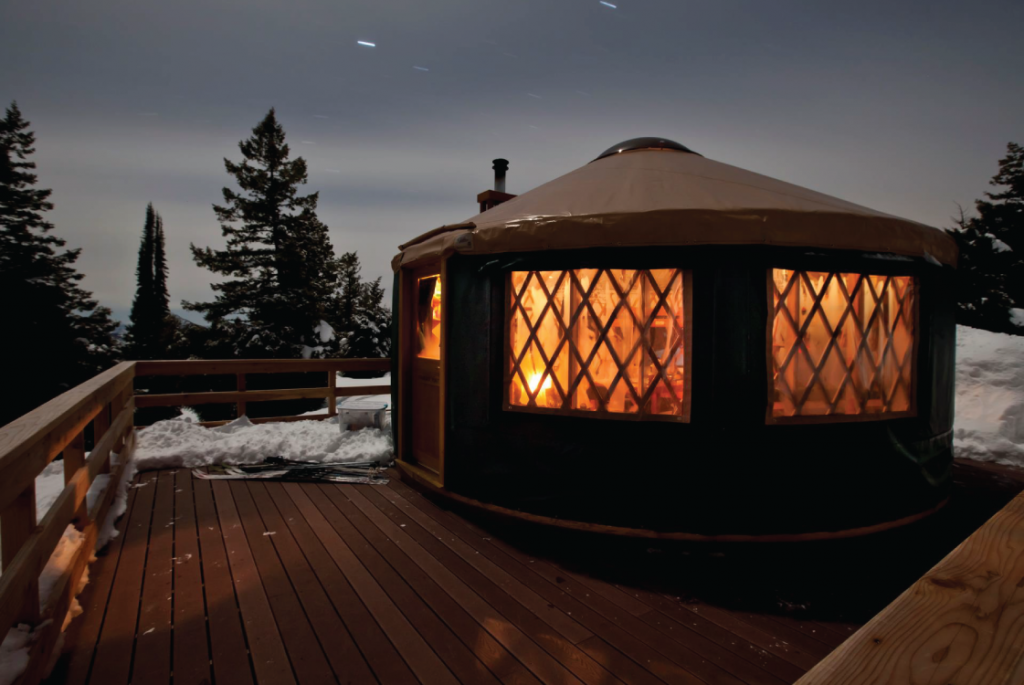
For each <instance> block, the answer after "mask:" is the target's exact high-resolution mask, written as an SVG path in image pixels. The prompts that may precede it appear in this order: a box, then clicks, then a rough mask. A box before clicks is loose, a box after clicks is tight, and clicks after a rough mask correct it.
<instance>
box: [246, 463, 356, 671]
mask: <svg viewBox="0 0 1024 685" xmlns="http://www.w3.org/2000/svg"><path fill="white" fill-rule="evenodd" d="M254 486H255V483H254V482H253V481H243V482H242V483H240V484H239V487H244V488H245V489H246V490H247V491H248V493H249V498H250V499H253V505H254V507H255V509H256V513H257V515H258V516H259V523H260V526H261V527H262V528H263V530H264V533H263V534H264V535H267V533H271V532H272V533H273V534H272V535H267V537H269V538H270V549H272V550H274V556H275V557H276V558H277V563H278V564H280V566H281V570H282V571H284V577H285V578H286V579H287V580H288V587H290V588H291V591H292V595H294V597H295V602H296V603H297V604H298V605H299V608H300V609H301V610H302V617H303V618H304V619H305V620H306V624H307V625H308V626H309V629H310V632H312V633H313V637H314V638H315V639H316V644H317V646H319V647H320V653H321V654H322V655H323V658H324V661H325V662H326V663H327V667H328V668H330V669H331V673H332V674H333V675H334V679H335V681H338V680H339V677H338V674H337V673H335V672H334V666H333V665H332V664H331V660H330V658H329V657H328V656H327V648H326V647H325V646H324V643H323V640H322V639H321V638H320V635H319V634H318V633H317V631H316V629H315V628H314V627H313V622H312V621H311V620H310V618H309V611H308V610H307V608H306V603H305V602H303V601H302V598H301V597H300V596H299V590H298V588H297V587H296V586H295V580H294V578H292V574H291V573H289V572H288V565H287V564H285V561H284V558H283V557H282V556H281V550H280V549H278V544H277V542H276V541H275V540H274V538H275V537H276V536H277V531H276V530H275V531H271V530H270V526H269V525H268V524H267V520H266V518H265V517H264V515H263V509H262V507H258V506H255V498H253V496H252V491H253V487H254ZM272 506H273V507H274V510H275V511H278V509H277V505H276V504H273V503H272ZM278 514H279V515H280V511H278ZM281 519H282V521H283V520H284V516H281ZM284 523H285V525H286V526H287V525H288V523H287V522H286V521H285V522H284ZM289 534H290V533H289ZM296 546H297V545H296ZM299 552H300V553H301V552H302V550H299ZM302 558H303V560H304V561H306V563H307V564H308V563H309V561H308V560H307V559H306V555H305V554H303V555H302ZM256 568H257V570H259V565H257V567H256ZM262 578H263V575H262V573H261V574H260V579H261V580H262ZM317 582H318V583H319V578H318V579H317ZM264 587H266V584H264ZM321 589H323V588H322V587H321ZM324 594H326V592H325V593H324ZM270 608H271V611H273V608H274V605H273V604H271V605H270ZM331 608H332V609H334V606H333V605H332V606H331ZM335 613H337V610H335ZM275 617H276V614H275ZM290 658H291V655H290V654H289V659H290ZM296 679H298V676H297V674H296Z"/></svg>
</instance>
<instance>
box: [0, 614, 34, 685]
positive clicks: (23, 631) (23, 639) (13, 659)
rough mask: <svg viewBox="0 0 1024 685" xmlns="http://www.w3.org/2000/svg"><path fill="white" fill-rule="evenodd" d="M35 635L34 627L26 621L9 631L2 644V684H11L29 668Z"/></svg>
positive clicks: (0, 651)
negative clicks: (33, 632) (29, 656)
mask: <svg viewBox="0 0 1024 685" xmlns="http://www.w3.org/2000/svg"><path fill="white" fill-rule="evenodd" d="M33 637H34V636H33V634H32V629H31V628H30V627H29V626H27V625H25V624H24V623H20V624H18V625H17V626H15V627H14V628H11V629H10V630H8V631H7V636H6V637H4V641H3V643H2V644H0V685H11V683H13V682H14V681H15V680H17V679H18V676H20V675H21V674H22V673H23V672H24V671H25V669H26V668H28V653H29V650H30V649H31V647H32V639H33Z"/></svg>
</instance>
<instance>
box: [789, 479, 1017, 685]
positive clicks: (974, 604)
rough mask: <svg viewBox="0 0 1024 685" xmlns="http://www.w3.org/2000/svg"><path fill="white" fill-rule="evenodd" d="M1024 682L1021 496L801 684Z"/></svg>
mask: <svg viewBox="0 0 1024 685" xmlns="http://www.w3.org/2000/svg"><path fill="white" fill-rule="evenodd" d="M1022 679H1024V494H1021V495H1018V496H1017V497H1015V498H1014V499H1013V500H1012V501H1011V502H1010V504H1008V505H1007V506H1006V507H1005V508H1004V509H1003V510H1002V511H1000V512H999V513H997V514H996V515H995V516H993V517H992V518H991V519H990V520H989V521H988V522H987V523H986V524H985V525H983V526H982V527H981V528H979V529H978V530H977V531H976V532H975V533H974V534H973V535H971V537H969V538H968V539H967V540H965V541H964V542H963V543H962V544H961V545H960V546H959V547H957V548H956V549H954V550H953V551H952V552H950V554H949V555H948V556H946V558H945V559H943V560H942V561H940V562H939V563H938V564H937V565H936V566H935V567H934V568H933V569H932V570H931V571H929V572H928V573H927V574H925V575H924V576H923V577H922V578H921V579H920V580H918V581H917V582H916V583H914V584H913V585H912V586H910V588H909V589H908V590H907V591H906V592H904V593H903V594H902V595H900V596H899V598H898V599H897V600H896V601H895V602H893V603H892V604H890V605H889V606H888V607H887V608H886V609H885V610H884V611H882V612H881V613H879V614H878V615H877V616H875V617H874V618H873V619H871V620H870V621H869V622H868V623H867V624H865V625H864V627H863V628H861V629H860V630H859V631H857V632H856V633H855V634H854V635H853V636H852V637H851V638H850V639H849V640H847V641H846V642H844V643H843V644H842V645H840V646H839V647H838V648H837V649H836V650H835V651H834V652H832V653H831V654H830V655H829V656H828V657H826V658H825V659H824V660H823V661H822V662H821V663H819V664H818V665H817V666H815V667H814V668H813V669H811V670H810V672H808V673H807V674H806V675H805V676H804V677H803V678H801V679H800V680H799V681H797V682H798V683H799V685H811V684H813V683H830V684H839V683H842V684H845V685H854V684H856V683H875V684H883V683H940V684H942V683H956V684H957V685H967V684H972V685H981V684H983V683H1000V684H1002V683H1017V682H1021V681H1022Z"/></svg>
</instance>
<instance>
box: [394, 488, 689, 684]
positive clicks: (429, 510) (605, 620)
mask: <svg viewBox="0 0 1024 685" xmlns="http://www.w3.org/2000/svg"><path fill="white" fill-rule="evenodd" d="M392 491H393V492H394V493H395V495H396V496H397V497H398V498H399V499H401V500H402V501H404V502H406V504H407V505H408V506H411V507H415V508H416V509H417V511H421V512H422V513H424V514H425V515H427V516H429V517H430V518H432V519H434V520H435V521H438V523H439V525H442V526H445V524H444V523H443V521H441V520H440V519H438V516H435V515H434V513H435V508H436V513H437V514H438V515H439V516H443V517H449V516H450V517H451V518H452V519H453V520H456V517H454V515H452V514H451V512H448V511H447V510H445V509H443V508H441V507H438V506H437V505H436V504H434V503H433V502H430V501H429V500H428V499H426V498H423V496H422V495H421V494H420V493H416V492H415V491H412V492H411V494H410V497H408V498H406V497H405V496H404V494H405V493H404V492H401V491H398V488H393V489H392ZM418 498H422V502H423V503H425V504H426V505H427V507H423V506H419V503H418V502H416V501H415V500H417V499H418ZM463 525H464V526H465V527H466V528H467V529H471V528H472V527H471V526H469V525H468V524H463ZM449 530H451V529H450V528H449ZM453 534H454V535H458V532H455V531H453ZM460 537H461V536H460ZM467 542H469V541H467ZM471 546H472V545H471ZM492 547H493V549H495V550H498V551H500V552H502V554H504V555H505V556H507V557H510V559H511V556H510V555H508V554H507V553H506V552H504V551H503V550H501V549H500V548H499V547H498V546H496V545H492ZM511 560H512V561H513V562H515V563H516V564H519V565H520V566H524V567H526V569H527V571H531V572H533V573H534V574H536V575H538V576H539V577H540V578H541V579H542V581H543V582H545V583H549V584H550V581H549V580H548V579H547V578H544V577H543V575H542V574H540V573H539V572H538V571H537V569H536V568H534V567H533V566H532V565H531V566H526V565H523V564H521V563H520V562H518V561H516V560H515V559H511ZM541 563H542V564H545V563H546V562H543V561H542V562H541ZM552 568H553V569H555V570H558V571H559V572H564V570H562V569H559V568H558V567H554V566H552ZM551 585H552V587H553V588H554V589H555V590H556V591H558V592H560V593H563V594H565V595H567V596H568V597H570V598H572V599H574V600H575V601H577V602H580V603H581V604H582V605H583V606H584V607H585V608H587V609H588V610H590V611H592V612H594V614H595V615H596V616H597V617H598V618H599V619H600V620H601V621H602V624H601V629H604V628H605V627H606V626H612V627H617V626H618V625H619V623H620V622H619V621H618V620H617V619H616V618H615V617H612V618H609V617H608V616H607V615H605V614H603V613H602V612H599V611H597V609H596V608H595V607H593V606H591V605H587V604H586V603H584V602H582V601H581V600H580V599H576V598H575V597H573V596H572V594H571V593H566V592H565V590H564V589H562V588H561V587H559V586H558V585H556V584H551ZM645 613H646V612H645ZM596 637H599V638H600V639H601V641H602V642H604V643H605V644H607V645H608V646H609V647H610V648H611V649H614V650H615V651H616V652H618V653H619V654H620V655H621V656H623V658H626V659H629V660H631V661H633V662H634V663H636V664H638V665H639V666H640V667H642V668H643V669H644V670H646V671H647V672H648V673H650V674H651V675H652V676H654V677H655V678H658V679H659V680H662V681H664V676H662V675H660V674H658V673H655V672H654V671H652V670H651V668H650V667H649V662H648V663H641V662H640V661H638V660H637V659H636V658H635V657H633V656H630V655H629V654H628V653H624V652H623V651H622V650H621V649H619V648H618V647H616V646H615V645H614V644H612V643H610V642H608V640H607V639H606V637H605V636H602V633H597V634H596ZM588 639H590V638H588ZM640 642H641V643H642V644H643V646H644V647H646V649H649V650H651V651H652V652H653V653H656V654H660V655H661V656H662V658H664V659H666V660H667V662H668V663H671V664H672V666H673V667H674V668H676V669H678V670H679V671H681V672H682V673H685V674H686V675H687V676H688V677H690V678H693V679H696V680H698V681H700V682H705V680H703V679H701V678H700V676H698V675H697V674H695V673H693V672H692V670H690V667H689V666H687V665H685V664H680V663H679V662H678V661H677V660H675V659H674V658H672V657H671V656H670V655H666V654H665V653H664V651H662V650H658V649H657V648H656V647H655V646H654V645H652V644H650V643H649V642H648V641H644V640H640ZM684 649H685V648H684ZM688 651H691V652H693V650H688ZM693 653H694V654H695V655H696V656H697V658H699V659H701V660H707V659H706V657H704V656H703V655H701V654H697V653H696V652H693ZM606 670H607V669H606ZM613 675H614V674H613Z"/></svg>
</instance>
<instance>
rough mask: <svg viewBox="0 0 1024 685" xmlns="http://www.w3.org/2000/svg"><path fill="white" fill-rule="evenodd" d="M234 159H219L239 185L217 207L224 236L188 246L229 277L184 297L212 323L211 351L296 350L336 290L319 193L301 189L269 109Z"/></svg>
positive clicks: (295, 163)
mask: <svg viewBox="0 0 1024 685" xmlns="http://www.w3.org/2000/svg"><path fill="white" fill-rule="evenodd" d="M239 149H240V150H241V152H242V161H241V162H232V161H231V160H228V159H225V160H224V167H225V169H226V170H227V172H228V173H229V174H230V175H232V176H233V177H234V179H235V181H236V183H237V184H238V188H239V190H234V189H232V188H224V191H223V194H224V204H223V205H214V208H213V209H214V213H215V214H216V215H217V218H218V220H219V221H220V225H221V232H222V234H223V235H224V237H225V238H227V246H226V247H225V249H223V250H213V249H211V248H208V247H207V248H197V247H195V246H194V245H193V246H192V255H193V258H194V259H195V261H196V263H197V264H198V265H199V266H201V267H204V268H206V269H209V270H210V271H213V272H214V273H216V274H218V275H220V276H224V277H226V279H227V280H224V281H221V282H219V283H215V284H213V285H212V286H211V287H212V288H213V290H214V292H215V294H216V296H215V297H214V299H213V301H211V302H187V303H185V307H186V309H190V310H192V311H196V312H200V313H202V314H203V315H205V316H206V318H207V320H208V321H209V322H210V324H211V328H210V331H209V334H208V336H209V341H210V342H209V345H210V347H211V349H209V350H206V354H209V355H214V354H216V355H225V354H226V355H229V356H241V357H276V358H289V357H298V356H300V355H301V354H302V350H303V348H304V347H305V346H307V345H309V346H312V345H315V344H316V338H315V333H314V331H315V330H316V328H317V326H319V324H320V321H321V320H323V319H324V318H325V312H326V311H327V310H328V308H329V306H330V300H331V298H332V297H333V293H334V288H335V281H336V279H337V265H336V263H335V260H334V252H333V249H332V248H331V244H330V239H329V237H328V235H327V226H325V225H324V224H323V223H322V222H321V221H320V220H319V219H318V218H317V216H316V206H317V201H318V198H319V194H318V193H312V194H310V195H299V194H298V189H299V186H301V185H304V184H305V183H306V180H307V170H306V161H305V160H304V159H302V158H301V157H297V158H295V159H289V154H290V150H289V148H288V145H287V143H285V132H284V128H282V126H281V124H280V123H279V122H278V121H277V117H276V115H275V113H274V110H273V109H271V110H270V112H269V113H268V114H267V116H266V117H265V118H264V119H263V121H261V122H260V123H259V124H258V125H257V126H256V127H255V128H254V129H253V131H252V136H251V137H250V138H248V139H246V140H243V141H242V142H240V143H239Z"/></svg>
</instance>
